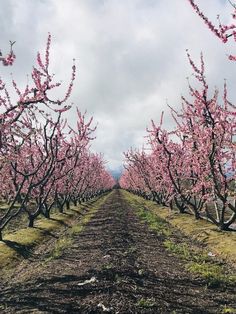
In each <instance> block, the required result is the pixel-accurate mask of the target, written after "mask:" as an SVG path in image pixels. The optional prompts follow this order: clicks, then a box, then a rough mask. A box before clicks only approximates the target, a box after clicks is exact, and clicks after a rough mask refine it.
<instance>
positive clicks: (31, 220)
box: [28, 216, 35, 228]
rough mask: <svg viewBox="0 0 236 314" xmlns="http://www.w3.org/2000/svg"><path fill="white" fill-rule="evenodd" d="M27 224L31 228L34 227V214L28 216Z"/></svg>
mask: <svg viewBox="0 0 236 314" xmlns="http://www.w3.org/2000/svg"><path fill="white" fill-rule="evenodd" d="M28 218H29V224H28V227H29V228H33V227H34V219H35V218H34V216H29V217H28Z"/></svg>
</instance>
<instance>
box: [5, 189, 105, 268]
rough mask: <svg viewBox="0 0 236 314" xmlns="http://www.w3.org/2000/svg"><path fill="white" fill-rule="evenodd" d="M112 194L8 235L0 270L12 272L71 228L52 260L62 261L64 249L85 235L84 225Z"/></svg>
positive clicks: (53, 254)
mask: <svg viewBox="0 0 236 314" xmlns="http://www.w3.org/2000/svg"><path fill="white" fill-rule="evenodd" d="M110 195H111V193H109V194H106V195H103V196H101V197H99V198H98V199H95V200H92V201H89V202H88V203H86V204H85V205H80V206H77V207H73V206H72V208H71V210H69V211H66V212H65V213H63V214H61V213H55V214H52V215H51V218H52V219H46V218H44V217H41V218H40V219H38V220H37V221H36V223H35V227H34V228H23V229H19V230H17V231H15V232H12V233H10V232H6V233H4V241H5V242H4V241H0V269H1V270H2V269H3V268H7V269H10V268H12V267H14V266H15V265H16V263H18V262H19V261H20V260H22V258H27V257H28V256H29V254H30V252H31V251H32V250H33V248H34V247H35V246H37V245H39V244H40V243H41V242H43V241H46V240H47V239H48V238H49V233H50V232H53V231H56V230H59V229H60V228H61V227H62V226H67V227H68V235H66V236H65V237H63V238H60V239H59V240H58V241H56V243H55V247H54V248H53V250H52V252H51V254H50V256H49V258H48V259H53V258H58V257H59V256H61V254H62V252H63V250H64V249H65V248H66V247H68V246H69V245H71V243H72V238H73V236H74V235H75V234H77V233H79V232H81V231H82V230H83V228H84V226H85V225H86V224H87V223H88V222H89V221H90V220H91V218H92V216H93V215H94V214H95V212H96V211H97V210H98V208H99V207H100V206H101V205H102V204H103V203H104V202H105V201H106V199H107V198H108V197H110ZM86 207H88V208H89V209H88V211H87V212H85V214H84V216H82V217H81V220H80V221H79V223H77V224H73V219H74V218H75V217H77V215H78V214H81V213H82V212H83V208H86Z"/></svg>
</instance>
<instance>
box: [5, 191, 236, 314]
mask: <svg viewBox="0 0 236 314" xmlns="http://www.w3.org/2000/svg"><path fill="white" fill-rule="evenodd" d="M154 209H155V210H154ZM159 210H160V209H159ZM157 212H158V210H157V206H156V205H154V203H151V202H146V201H144V200H143V199H141V198H139V197H137V196H133V195H132V194H130V193H128V192H125V191H123V190H113V191H112V192H110V193H109V194H107V195H105V196H102V197H100V198H98V199H97V200H96V201H93V202H90V203H87V206H84V207H83V210H82V211H80V214H79V215H77V216H76V218H74V219H73V220H72V219H67V221H66V223H64V224H61V226H60V227H57V228H53V229H51V231H50V232H48V233H47V234H46V232H45V238H44V239H41V240H40V241H39V243H38V244H37V245H35V246H34V247H31V249H29V248H27V246H24V247H23V246H22V247H21V246H18V247H17V246H16V243H15V245H12V246H11V249H12V250H17V258H18V259H14V260H12V262H11V263H8V264H7V265H6V266H5V267H3V268H2V270H1V278H2V280H1V283H0V291H1V292H0V308H1V313H18V312H19V313H105V312H107V313H173V314H174V313H236V300H235V293H236V277H235V275H234V274H235V264H234V263H233V262H232V263H230V261H228V262H227V263H226V262H225V260H224V259H223V257H221V256H220V255H217V256H215V254H213V253H212V252H210V251H209V247H208V246H207V245H206V243H205V244H204V243H203V242H202V241H200V240H201V239H200V240H197V239H195V240H193V239H192V238H191V237H190V236H186V234H183V233H181V232H180V231H179V230H178V229H177V228H176V227H174V226H173V224H170V223H168V222H167V220H168V219H167V220H165V219H163V218H161V217H160V216H158V215H157V214H156V213H157ZM204 223H205V222H204ZM37 228H38V227H37V226H36V227H35V228H34V229H35V230H37ZM26 230H28V229H26ZM216 232H217V231H216ZM218 233H219V231H218ZM231 234H232V233H231ZM232 241H235V238H234V234H233V235H232ZM9 243H10V242H9ZM232 243H234V242H232ZM26 253H27V254H26ZM209 253H211V254H209Z"/></svg>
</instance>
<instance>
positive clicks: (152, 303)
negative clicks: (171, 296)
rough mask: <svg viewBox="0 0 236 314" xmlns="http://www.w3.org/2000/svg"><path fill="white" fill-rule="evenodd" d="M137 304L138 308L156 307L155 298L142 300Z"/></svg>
mask: <svg viewBox="0 0 236 314" xmlns="http://www.w3.org/2000/svg"><path fill="white" fill-rule="evenodd" d="M136 304H137V306H138V307H141V308H146V309H148V308H152V307H154V306H155V305H156V302H155V299H154V298H141V299H140V300H138V302H137V303H136Z"/></svg>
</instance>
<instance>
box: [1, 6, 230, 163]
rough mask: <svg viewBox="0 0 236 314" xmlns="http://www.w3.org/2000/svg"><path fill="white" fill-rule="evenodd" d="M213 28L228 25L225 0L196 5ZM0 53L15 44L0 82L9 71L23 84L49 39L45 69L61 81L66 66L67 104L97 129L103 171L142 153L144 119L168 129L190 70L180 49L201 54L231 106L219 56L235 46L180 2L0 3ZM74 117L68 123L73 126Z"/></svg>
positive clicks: (225, 72) (225, 70)
mask: <svg viewBox="0 0 236 314" xmlns="http://www.w3.org/2000/svg"><path fill="white" fill-rule="evenodd" d="M196 3H198V4H199V6H200V7H201V8H202V9H203V10H204V12H205V13H206V14H207V16H209V18H210V19H212V21H216V16H217V14H220V16H221V20H222V22H225V23H228V22H229V20H230V19H231V17H230V12H231V11H232V10H231V6H230V5H229V3H228V2H227V0H196ZM0 29H1V39H0V48H1V49H2V51H3V52H5V51H7V50H8V41H9V39H10V40H16V44H15V53H16V55H17V60H16V63H15V65H14V67H12V68H10V69H9V68H3V67H1V73H0V74H1V76H2V77H4V78H5V79H8V78H9V77H10V72H13V75H14V78H15V79H16V80H17V81H18V82H19V84H20V85H21V86H24V84H25V83H26V80H27V79H26V74H27V73H30V71H31V69H32V65H33V64H34V61H35V56H36V53H37V51H42V52H44V51H45V43H46V38H47V34H48V32H50V33H51V34H52V47H51V68H52V72H53V73H55V74H56V77H57V79H58V80H59V81H60V80H62V81H63V82H67V81H68V79H69V77H70V73H71V71H70V69H71V65H72V59H73V58H75V59H76V65H77V78H76V83H75V86H74V90H73V94H72V97H71V102H73V103H75V104H76V105H77V106H78V107H79V108H80V110H81V111H85V110H87V114H88V116H93V117H94V120H95V121H96V122H97V123H98V129H97V133H96V136H97V139H96V140H95V142H94V144H93V149H94V150H96V151H99V152H102V153H103V154H104V156H105V159H106V160H107V161H108V162H109V163H108V166H109V167H110V169H116V168H119V167H120V165H121V164H122V159H123V156H122V153H123V152H124V151H126V150H127V149H128V148H130V147H131V146H133V147H141V146H142V143H143V142H144V141H145V139H144V135H145V130H146V127H148V125H149V124H150V120H151V119H154V120H155V121H159V119H160V114H161V112H162V111H163V110H165V112H166V113H165V125H166V127H167V128H172V127H173V123H172V121H171V119H170V115H169V112H168V108H167V106H166V103H167V102H168V103H169V104H170V105H171V106H173V107H174V108H179V106H180V103H181V102H180V97H181V95H185V96H187V95H188V89H187V81H186V77H190V79H191V68H190V66H189V64H188V61H187V58H186V51H185V50H186V48H188V49H189V51H190V53H191V55H192V57H193V58H194V59H196V60H198V58H199V54H200V52H201V51H202V52H203V53H204V57H205V62H206V73H207V77H208V81H209V83H210V84H211V86H212V88H214V86H218V87H219V88H220V89H222V85H223V82H224V79H225V78H226V79H227V81H228V86H229V90H230V96H231V100H233V99H236V92H235V95H234V92H233V90H236V89H235V84H236V75H235V72H236V65H235V63H230V62H229V61H228V60H227V57H226V55H227V54H228V53H229V52H232V50H235V54H236V47H234V45H233V44H227V45H223V44H221V42H220V41H219V40H218V39H217V38H216V37H215V36H214V35H213V34H212V33H211V32H209V31H208V29H207V28H206V27H205V25H204V24H203V22H202V20H200V19H199V18H198V16H196V14H195V13H194V12H193V10H192V8H191V7H190V5H189V3H188V1H187V0H20V1H19V0H0ZM74 116H75V115H74V112H73V111H71V112H70V114H69V116H68V119H69V120H70V121H71V123H73V122H74Z"/></svg>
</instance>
